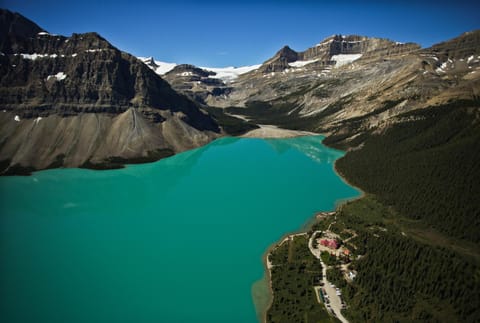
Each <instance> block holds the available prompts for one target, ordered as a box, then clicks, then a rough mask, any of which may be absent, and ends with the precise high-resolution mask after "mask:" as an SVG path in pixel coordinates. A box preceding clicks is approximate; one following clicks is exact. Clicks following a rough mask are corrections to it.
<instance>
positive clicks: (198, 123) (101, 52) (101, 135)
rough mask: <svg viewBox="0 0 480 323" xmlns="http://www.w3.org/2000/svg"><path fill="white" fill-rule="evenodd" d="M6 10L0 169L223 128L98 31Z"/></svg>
mask: <svg viewBox="0 0 480 323" xmlns="http://www.w3.org/2000/svg"><path fill="white" fill-rule="evenodd" d="M0 17H1V20H0V25H1V30H2V34H1V36H0V40H1V48H2V49H1V54H0V111H3V112H0V113H1V114H2V116H1V118H0V129H1V130H0V138H1V139H0V140H1V142H0V156H1V157H0V159H1V160H2V162H1V164H2V171H3V172H9V171H10V172H11V171H12V169H13V170H16V169H21V168H22V167H23V168H34V169H43V168H47V167H52V165H54V166H55V167H59V166H64V167H78V166H89V167H95V165H98V167H110V166H111V167H114V166H118V165H117V164H118V163H119V162H120V161H121V162H125V161H136V160H155V159H158V158H159V157H162V156H163V155H165V154H166V152H168V154H173V153H176V152H180V151H183V150H186V149H190V148H193V147H197V146H199V145H203V144H205V143H207V142H208V141H210V140H212V139H213V138H215V137H217V136H218V135H219V133H220V129H219V127H218V125H217V124H216V122H215V121H214V120H213V119H212V118H211V117H210V116H209V115H208V113H206V112H205V111H202V110H201V109H200V107H199V106H198V105H197V104H196V103H194V102H192V101H191V100H189V99H188V98H187V97H185V96H183V95H180V94H178V93H177V92H175V91H174V90H173V89H172V88H171V87H170V85H169V84H168V83H167V82H166V81H164V80H163V79H162V78H161V77H159V76H158V75H157V74H155V73H154V72H153V71H152V70H150V69H149V68H148V67H147V66H146V65H145V64H143V63H142V62H141V61H139V60H138V59H137V58H136V57H134V56H131V55H129V54H127V53H125V52H121V51H120V50H118V49H116V48H115V47H113V46H112V45H111V44H110V43H108V42H107V41H106V40H105V39H104V38H102V37H101V36H100V35H98V34H96V33H86V34H73V35H72V36H71V37H64V36H58V35H52V34H49V33H47V32H45V31H44V30H42V29H41V28H39V27H38V26H37V25H35V24H34V23H32V22H31V21H29V20H28V19H26V18H24V17H22V16H20V15H19V14H13V13H11V12H9V11H6V10H2V11H1V12H0ZM39 30H40V31H39ZM159 152H161V153H159Z"/></svg>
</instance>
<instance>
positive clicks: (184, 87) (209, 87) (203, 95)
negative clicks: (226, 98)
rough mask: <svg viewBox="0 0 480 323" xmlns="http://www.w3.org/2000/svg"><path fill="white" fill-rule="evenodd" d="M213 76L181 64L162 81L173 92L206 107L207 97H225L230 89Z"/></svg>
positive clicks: (208, 72)
mask: <svg viewBox="0 0 480 323" xmlns="http://www.w3.org/2000/svg"><path fill="white" fill-rule="evenodd" d="M215 75H216V73H215V72H212V71H207V70H204V69H201V68H199V67H196V66H193V65H189V64H181V65H177V66H175V68H173V69H172V70H171V71H169V72H168V73H166V74H165V75H164V79H165V80H166V81H167V82H168V83H169V84H170V85H171V86H172V88H173V89H174V90H175V91H178V92H179V93H182V94H185V95H186V96H187V97H189V98H190V99H191V100H193V101H195V102H197V103H199V104H201V105H207V101H208V99H209V97H211V96H220V95H226V94H228V93H229V91H230V87H229V86H227V85H226V84H225V83H224V82H223V81H222V80H221V79H218V78H215Z"/></svg>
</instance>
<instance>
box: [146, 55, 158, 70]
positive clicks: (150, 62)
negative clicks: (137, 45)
mask: <svg viewBox="0 0 480 323" xmlns="http://www.w3.org/2000/svg"><path fill="white" fill-rule="evenodd" d="M142 61H143V62H144V63H145V64H146V65H147V66H148V67H150V68H152V69H154V70H155V69H156V68H157V67H159V66H160V65H158V64H157V63H155V60H154V59H153V56H150V57H147V58H145V59H143V60H142Z"/></svg>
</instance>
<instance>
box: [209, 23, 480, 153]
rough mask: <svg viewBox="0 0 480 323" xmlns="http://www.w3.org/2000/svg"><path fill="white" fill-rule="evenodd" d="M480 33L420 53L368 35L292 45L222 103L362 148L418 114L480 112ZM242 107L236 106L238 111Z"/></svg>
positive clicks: (246, 77) (411, 46) (250, 115)
mask: <svg viewBox="0 0 480 323" xmlns="http://www.w3.org/2000/svg"><path fill="white" fill-rule="evenodd" d="M479 37H480V31H473V32H469V33H466V34H463V35H461V36H460V37H457V38H455V39H452V40H449V41H446V42H443V43H440V44H438V45H435V46H432V47H431V48H426V49H420V48H419V46H418V45H416V44H413V43H406V44H402V43H396V42H393V41H389V40H385V39H380V38H367V37H362V36H333V37H330V38H327V39H325V40H324V41H322V42H321V43H320V44H318V45H316V46H314V47H312V48H310V49H308V50H306V51H304V52H295V51H293V50H291V49H289V48H288V49H287V48H286V47H285V48H284V49H282V50H281V51H279V52H278V53H277V54H276V55H275V56H274V57H272V58H271V59H270V60H267V61H266V62H265V63H264V64H263V65H262V67H260V68H259V69H258V70H256V71H252V72H250V73H247V74H244V75H242V76H241V77H239V79H238V80H236V82H234V83H230V84H229V85H230V87H231V91H230V92H229V94H228V95H227V96H226V97H217V98H216V100H215V101H214V103H215V104H216V105H217V106H221V107H224V108H226V109H227V111H228V112H229V113H231V114H238V115H242V116H246V117H248V118H249V119H250V120H251V121H252V122H256V123H260V124H275V125H278V126H280V127H283V128H290V129H300V130H309V131H313V132H320V133H324V134H330V135H333V137H334V138H335V142H336V145H337V146H339V147H340V146H341V147H342V148H355V147H359V146H361V145H362V144H363V141H362V138H364V137H363V134H365V133H368V132H370V131H373V130H375V131H377V132H382V131H384V130H385V129H386V128H388V127H390V126H392V125H393V124H396V123H399V122H408V121H409V120H404V119H403V118H402V117H401V116H402V114H404V113H407V112H409V111H412V110H416V109H428V108H432V107H437V106H444V105H451V106H457V105H458V106H473V107H478V105H479V103H478V95H479V93H480V40H479ZM232 107H235V108H232Z"/></svg>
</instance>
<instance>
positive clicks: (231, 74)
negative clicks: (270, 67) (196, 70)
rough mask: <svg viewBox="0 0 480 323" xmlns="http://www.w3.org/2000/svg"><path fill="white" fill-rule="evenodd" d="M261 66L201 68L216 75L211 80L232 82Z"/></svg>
mask: <svg viewBox="0 0 480 323" xmlns="http://www.w3.org/2000/svg"><path fill="white" fill-rule="evenodd" d="M260 66H262V65H261V64H258V65H251V66H242V67H233V66H229V67H201V68H202V69H204V70H207V71H212V72H214V73H216V75H211V76H210V77H211V78H217V79H221V80H223V81H225V82H231V81H233V80H235V79H236V78H238V77H239V76H240V75H242V74H245V73H248V72H251V71H254V70H256V69H258V68H259V67H260Z"/></svg>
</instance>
